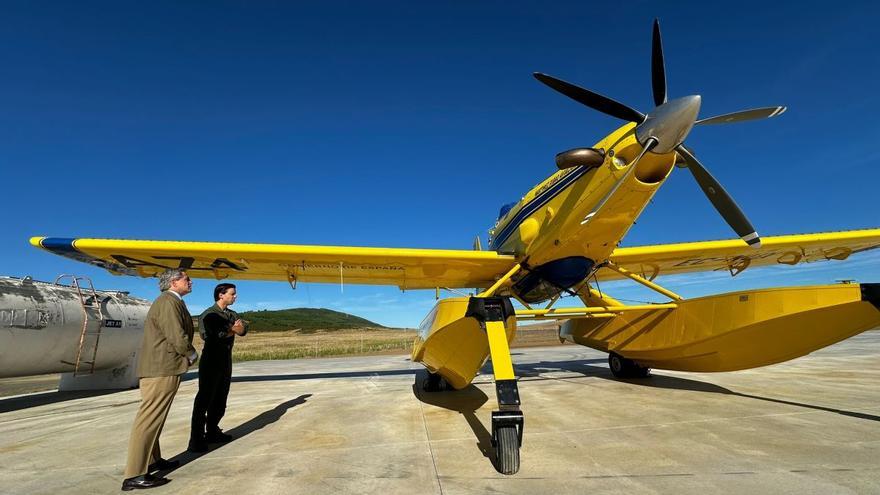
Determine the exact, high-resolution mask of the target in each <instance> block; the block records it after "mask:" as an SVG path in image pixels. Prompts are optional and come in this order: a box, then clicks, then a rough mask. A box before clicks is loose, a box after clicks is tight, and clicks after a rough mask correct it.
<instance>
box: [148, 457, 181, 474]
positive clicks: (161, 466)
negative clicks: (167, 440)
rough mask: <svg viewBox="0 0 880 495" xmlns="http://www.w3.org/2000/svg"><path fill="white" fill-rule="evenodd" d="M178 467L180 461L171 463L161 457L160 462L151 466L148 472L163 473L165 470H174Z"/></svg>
mask: <svg viewBox="0 0 880 495" xmlns="http://www.w3.org/2000/svg"><path fill="white" fill-rule="evenodd" d="M177 466H180V461H169V460H168V459H162V458H161V457H160V458H159V460H158V461H156V462H154V463H152V464H150V467H148V468H147V471H162V470H163V469H174V468H176V467H177Z"/></svg>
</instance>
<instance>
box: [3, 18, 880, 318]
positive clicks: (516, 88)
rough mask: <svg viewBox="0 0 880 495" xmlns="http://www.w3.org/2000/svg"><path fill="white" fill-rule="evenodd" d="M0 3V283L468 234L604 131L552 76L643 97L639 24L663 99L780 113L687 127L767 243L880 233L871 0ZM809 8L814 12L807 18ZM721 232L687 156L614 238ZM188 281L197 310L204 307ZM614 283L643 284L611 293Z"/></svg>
mask: <svg viewBox="0 0 880 495" xmlns="http://www.w3.org/2000/svg"><path fill="white" fill-rule="evenodd" d="M667 4H671V5H661V4H660V3H658V2H639V1H634V2H624V3H620V4H616V5H614V8H613V10H610V9H609V8H608V7H607V6H606V4H601V5H594V4H591V3H588V2H572V3H563V2H430V3H427V2H334V1H327V2H277V3H274V2H210V3H207V2H206V3H203V4H199V3H197V2H143V3H134V2H106V3H104V2H76V3H52V2H39V3H38V2H6V3H3V4H2V5H0V44H2V46H3V47H4V49H3V50H2V51H0V65H2V67H3V76H2V77H0V101H2V103H0V179H2V183H3V184H4V186H5V187H4V199H5V205H6V207H7V209H6V211H7V213H6V215H4V217H5V218H4V219H5V222H4V225H3V230H2V234H0V236H2V237H0V240H2V243H0V274H3V275H13V276H24V275H31V276H33V277H34V278H36V279H40V280H54V278H55V277H56V276H57V275H59V274H61V273H77V274H80V275H86V276H89V277H91V278H92V279H93V280H94V281H95V284H96V286H98V287H99V288H102V289H120V290H129V291H131V292H132V293H134V294H135V295H138V296H142V297H146V298H152V297H154V296H155V294H156V289H155V281H154V280H143V279H134V278H128V277H115V276H112V275H109V274H106V273H105V272H103V271H100V270H98V269H97V268H92V267H90V266H87V265H83V264H79V263H75V262H73V261H69V260H66V259H63V258H60V257H57V256H53V255H50V254H48V253H45V252H41V251H39V250H37V249H34V248H32V247H30V246H29V245H28V242H27V240H28V238H29V237H31V236H34V235H46V236H56V237H113V238H138V239H169V240H199V241H202V240H204V241H235V242H271V243H291V244H319V245H320V244H326V245H353V246H387V247H419V248H451V249H456V248H463V249H469V248H470V246H471V243H472V241H473V238H474V236H475V235H477V234H480V235H481V236H482V237H483V241H484V244H485V240H486V239H485V236H486V231H487V229H488V228H489V227H491V225H492V223H493V221H494V218H495V215H496V214H497V211H498V207H499V206H500V205H501V204H503V203H506V202H509V201H512V200H516V199H518V198H519V197H520V196H521V195H522V194H523V193H524V192H525V191H527V190H528V189H529V188H530V187H532V186H533V185H534V184H535V183H537V182H538V181H539V180H541V179H543V178H544V177H546V176H547V175H549V174H550V173H552V172H553V171H554V170H555V167H554V165H553V157H554V155H555V154H556V153H557V152H559V151H562V150H565V149H569V148H573V147H577V146H589V145H591V144H593V143H594V142H595V141H597V140H598V139H599V138H601V137H602V136H604V135H605V134H607V133H608V132H609V131H611V130H612V129H614V128H615V127H616V126H617V125H618V122H617V121H615V120H614V119H613V118H611V117H607V116H604V115H601V114H598V113H597V112H594V111H591V110H589V109H587V108H586V107H582V106H580V105H578V104H576V103H574V102H572V101H569V100H567V99H566V98H564V97H563V96H561V95H559V94H556V93H555V92H553V91H551V90H550V89H548V88H546V87H544V86H543V85H541V84H540V83H538V82H537V81H535V80H534V79H533V78H532V76H531V73H532V72H534V71H541V72H546V73H549V74H552V75H555V76H557V77H560V78H563V79H566V80H570V81H572V82H575V83H577V84H580V85H582V86H584V87H588V88H590V89H593V90H595V91H598V92H600V93H603V94H606V95H608V96H611V97H613V98H615V99H618V100H619V101H622V102H625V103H627V104H629V105H630V106H633V107H635V108H637V109H640V110H641V111H643V112H647V111H649V110H650V108H651V89H650V88H651V86H650V75H649V70H650V40H651V22H652V19H653V18H654V17H659V18H660V20H661V26H662V31H663V40H664V48H665V54H666V64H667V78H668V85H669V91H670V97H678V96H685V95H688V94H700V95H702V97H703V106H702V110H701V116H704V117H705V116H711V115H716V114H720V113H726V112H730V111H735V110H739V109H743V108H750V107H757V106H768V105H776V104H782V105H787V106H788V107H789V110H788V112H787V113H785V114H784V115H782V116H781V117H779V118H775V119H772V120H769V121H763V122H752V123H745V124H737V125H728V126H710V127H703V128H697V129H695V130H694V131H693V132H692V133H691V135H690V137H689V138H688V140H687V143H688V146H689V147H690V148H691V149H693V150H694V151H695V152H696V153H697V155H698V156H699V157H700V159H701V160H702V161H703V163H704V164H705V165H706V166H707V167H708V168H709V169H710V170H711V171H712V172H713V174H714V175H715V176H716V177H717V178H718V179H719V180H720V181H721V182H722V183H723V184H724V185H725V187H726V188H727V189H728V191H729V192H730V193H731V194H732V195H733V196H734V197H735V198H736V200H737V201H738V202H739V204H740V206H741V207H742V208H743V209H744V210H745V211H746V213H747V215H748V216H749V218H750V219H751V221H752V223H753V224H755V226H756V227H757V229H758V231H759V232H760V233H761V234H762V235H764V236H767V235H779V234H787V233H801V232H817V231H829V230H846V229H858V228H870V227H878V226H880V221H878V215H877V208H876V204H877V196H878V189H877V184H878V183H880V151H878V147H877V143H878V142H880V140H878V138H880V132H878V131H880V125H878V123H877V120H876V119H877V115H880V97H878V92H877V89H876V88H877V86H878V81H880V77H878V76H880V55H878V52H877V50H876V47H877V45H878V41H880V39H878V38H880V35H878V34H877V31H876V22H875V20H876V19H877V18H878V16H880V7H878V6H877V5H876V4H870V3H865V4H864V5H858V4H856V3H843V4H840V5H837V6H835V8H833V9H831V8H827V6H825V7H822V6H819V5H817V6H816V7H810V6H809V5H806V4H803V3H801V2H798V3H782V2H780V3H777V2H738V3H736V4H734V3H732V2H731V3H727V4H724V5H711V6H710V5H709V4H706V3H703V2H674V3H673V2H667ZM820 7H822V8H820ZM730 237H733V234H732V232H730V231H729V229H728V227H727V225H726V224H725V223H724V222H723V221H722V220H721V218H720V217H719V216H718V214H717V213H716V212H715V211H714V209H712V207H711V205H710V204H709V203H708V201H707V200H706V199H705V198H704V197H703V196H702V194H701V192H700V191H699V189H698V188H697V186H696V184H695V182H694V181H693V179H692V178H691V177H690V175H689V174H688V173H687V172H684V171H680V170H677V171H676V172H674V173H673V176H672V177H671V178H670V180H669V181H668V182H667V183H666V184H665V185H664V187H663V188H662V189H661V190H660V191H659V192H658V194H657V196H656V197H655V199H654V201H653V204H652V205H651V206H650V207H649V208H648V209H647V211H646V213H645V214H644V215H643V216H642V218H641V219H639V222H638V224H637V225H636V226H635V227H634V228H633V230H632V231H631V232H630V235H629V236H628V237H627V238H626V239H625V241H624V244H625V245H640V244H654V243H667V242H679V241H696V240H704V239H720V238H730ZM878 266H880V253H870V254H866V255H863V256H857V257H853V258H852V259H851V260H848V261H845V262H829V263H821V264H816V265H812V266H806V267H774V268H771V269H764V270H752V271H746V272H745V273H743V274H742V275H740V276H738V277H736V278H735V279H730V277H719V275H718V274H705V275H699V276H691V277H672V278H669V279H666V280H665V283H666V284H667V285H668V286H669V287H670V288H671V289H673V290H678V291H680V292H681V293H682V294H684V295H686V296H692V295H699V294H706V293H710V292H720V291H727V290H734V289H740V288H745V287H757V286H774V285H799V284H810V283H826V282H833V281H834V280H835V279H838V278H852V279H858V280H860V281H880V269H878ZM213 285H214V284H213V282H212V281H203V280H197V281H196V286H195V291H194V293H193V294H192V295H190V296H189V297H188V298H187V302H188V304H189V306H190V308H191V310H193V311H198V310H201V309H202V308H204V307H205V306H207V305H209V304H210V303H211V302H212V301H211V297H210V292H211V289H212V287H213ZM606 288H607V289H608V290H609V292H611V293H612V294H616V295H618V296H620V297H622V298H629V299H633V300H642V299H646V298H652V299H655V298H654V297H653V295H648V294H642V293H641V292H640V291H638V290H637V289H630V288H629V287H628V286H621V285H620V284H614V285H609V286H608V287H606ZM239 292H240V294H241V297H240V299H239V303H238V304H237V306H236V307H237V309H239V310H245V309H255V308H273V309H274V308H287V307H303V306H307V307H327V308H332V309H337V310H341V311H347V312H351V313H354V314H357V315H359V316H363V317H365V318H368V319H371V320H373V321H377V322H379V323H382V324H386V325H392V326H415V325H417V324H418V323H419V321H420V320H421V318H422V317H423V316H424V315H425V313H426V312H427V311H428V310H429V309H430V307H431V306H432V305H433V304H434V293H433V291H415V292H406V293H401V292H400V291H399V290H398V289H396V288H376V287H355V286H345V288H344V291H341V290H340V287H339V286H338V285H317V284H315V285H306V284H302V285H300V286H299V287H298V288H297V290H296V291H292V290H291V289H290V288H289V287H288V286H287V285H286V284H283V283H271V282H261V283H254V282H245V283H241V284H239Z"/></svg>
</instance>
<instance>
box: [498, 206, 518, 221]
mask: <svg viewBox="0 0 880 495" xmlns="http://www.w3.org/2000/svg"><path fill="white" fill-rule="evenodd" d="M514 206H516V201H514V202H513V203H507V204H506V205H504V206H502V207H501V211H499V212H498V220H501V217H503V216H504V215H506V214H507V212H508V211H510V210H512V209H513V207H514Z"/></svg>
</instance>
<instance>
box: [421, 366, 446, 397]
mask: <svg viewBox="0 0 880 495" xmlns="http://www.w3.org/2000/svg"><path fill="white" fill-rule="evenodd" d="M446 389H447V383H446V380H444V379H443V377H442V376H440V374H439V373H431V372H430V371H429V372H428V377H427V378H426V379H425V382H424V383H423V384H422V390H424V391H425V392H443V391H445V390H446Z"/></svg>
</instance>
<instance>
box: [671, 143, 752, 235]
mask: <svg viewBox="0 0 880 495" xmlns="http://www.w3.org/2000/svg"><path fill="white" fill-rule="evenodd" d="M675 150H676V151H677V152H678V153H679V154H680V155H681V156H683V157H684V159H685V161H687V164H688V167H687V168H688V170H690V171H691V173H692V174H693V176H694V179H696V180H697V184H699V185H700V189H702V190H703V193H705V194H706V197H707V198H709V201H710V202H711V203H712V205H714V206H715V209H716V210H718V213H720V214H721V216H722V217H723V218H724V220H725V221H726V222H727V224H728V225H730V226H731V227H732V228H733V230H734V232H736V234H737V235H738V236H740V237H741V238H742V240H744V241H746V243H747V244H748V245H749V246H752V247H755V248H757V247H760V246H761V237H760V236H758V233H757V232H755V228H754V227H752V224H751V223H750V222H749V220H748V219H747V218H746V215H745V213H743V212H742V210H741V209H740V208H739V206H737V204H736V202H735V201H734V200H733V198H731V197H730V195H729V194H727V191H725V190H724V188H723V187H722V186H721V184H720V183H719V182H718V181H717V180H716V179H715V177H712V174H710V173H709V171H708V170H706V168H705V167H703V164H702V163H700V161H699V160H697V157H696V156H694V154H693V153H691V151H690V150H689V149H687V148H686V147H685V146H684V145H683V144H680V145H678V147H676V148H675Z"/></svg>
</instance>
